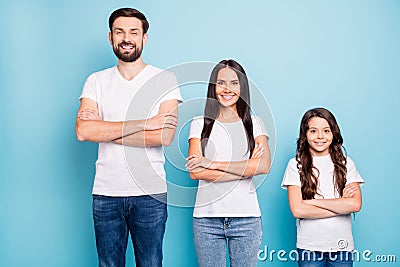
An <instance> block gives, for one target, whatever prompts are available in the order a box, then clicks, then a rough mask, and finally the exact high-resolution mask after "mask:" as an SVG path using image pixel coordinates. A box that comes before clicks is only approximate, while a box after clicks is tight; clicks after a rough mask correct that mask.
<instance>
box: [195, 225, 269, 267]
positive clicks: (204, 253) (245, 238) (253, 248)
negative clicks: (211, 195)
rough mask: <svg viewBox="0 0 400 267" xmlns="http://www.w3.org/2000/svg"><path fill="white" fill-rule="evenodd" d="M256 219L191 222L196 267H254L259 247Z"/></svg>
mask: <svg viewBox="0 0 400 267" xmlns="http://www.w3.org/2000/svg"><path fill="white" fill-rule="evenodd" d="M261 233H262V225H261V218H260V217H243V218H235V217H230V218H211V217H207V218H193V234H194V245H195V247H196V254H197V259H198V262H199V266H200V267H223V266H226V245H228V252H229V260H230V266H231V267H239V266H240V267H243V266H256V264H257V261H258V250H259V248H260V243H261Z"/></svg>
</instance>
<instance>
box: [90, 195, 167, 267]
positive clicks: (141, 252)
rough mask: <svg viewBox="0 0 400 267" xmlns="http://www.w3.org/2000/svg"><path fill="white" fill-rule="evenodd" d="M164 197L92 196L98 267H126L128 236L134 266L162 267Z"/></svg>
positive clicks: (165, 206)
mask: <svg viewBox="0 0 400 267" xmlns="http://www.w3.org/2000/svg"><path fill="white" fill-rule="evenodd" d="M166 200H167V194H166V193H163V194H157V195H153V196H149V195H147V196H136V197H107V196H99V195H93V218H94V230H95V235H96V247H97V254H98V257H99V266H100V267H103V266H104V267H123V266H125V255H126V247H127V244H128V234H129V233H130V234H131V239H132V243H133V248H134V252H135V260H136V266H138V267H141V266H146V267H149V266H162V258H163V254H162V242H163V238H164V232H165V223H166V220H167V204H166V203H167V201H166Z"/></svg>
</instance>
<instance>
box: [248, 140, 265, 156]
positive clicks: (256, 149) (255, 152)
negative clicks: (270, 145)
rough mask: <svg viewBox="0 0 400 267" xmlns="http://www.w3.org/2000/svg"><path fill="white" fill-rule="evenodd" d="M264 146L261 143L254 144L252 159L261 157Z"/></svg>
mask: <svg viewBox="0 0 400 267" xmlns="http://www.w3.org/2000/svg"><path fill="white" fill-rule="evenodd" d="M264 150H265V148H264V147H263V146H262V145H261V144H256V146H255V147H254V150H253V154H252V155H251V158H252V159H256V158H261V157H262V155H263V154H264Z"/></svg>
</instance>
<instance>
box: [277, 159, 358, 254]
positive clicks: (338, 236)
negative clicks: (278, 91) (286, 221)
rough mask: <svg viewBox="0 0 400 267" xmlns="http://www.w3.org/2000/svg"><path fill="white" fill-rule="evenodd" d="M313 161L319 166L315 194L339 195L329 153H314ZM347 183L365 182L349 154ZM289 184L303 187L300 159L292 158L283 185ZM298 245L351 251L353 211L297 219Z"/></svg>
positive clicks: (307, 247) (326, 197)
mask: <svg viewBox="0 0 400 267" xmlns="http://www.w3.org/2000/svg"><path fill="white" fill-rule="evenodd" d="M313 164H314V166H315V167H316V168H317V169H318V170H319V177H318V180H319V187H318V193H319V194H320V195H316V196H315V197H316V198H322V197H323V198H325V199H329V198H339V197H340V196H339V193H338V192H337V190H335V187H334V183H333V170H334V165H333V162H332V160H331V157H330V155H329V154H328V155H326V156H321V157H313ZM346 167H347V175H346V179H347V183H346V185H347V184H350V183H354V182H358V183H360V184H362V183H364V180H363V179H362V178H361V176H360V174H359V173H358V172H357V169H356V166H355V164H354V162H353V161H352V160H351V159H350V158H349V157H348V158H347V165H346ZM289 185H295V186H299V187H301V182H300V175H299V171H298V169H297V161H296V159H295V158H292V159H291V160H290V161H289V163H288V165H287V168H286V171H285V175H284V178H283V181H282V184H281V186H282V188H283V189H287V187H288V186H289ZM296 225H297V244H296V245H297V248H301V249H307V250H311V251H323V252H327V251H342V250H343V251H351V250H353V249H354V241H353V235H352V225H351V214H347V215H338V216H335V217H331V218H323V219H297V220H296Z"/></svg>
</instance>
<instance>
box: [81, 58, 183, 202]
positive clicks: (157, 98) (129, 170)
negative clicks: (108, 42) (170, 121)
mask: <svg viewBox="0 0 400 267" xmlns="http://www.w3.org/2000/svg"><path fill="white" fill-rule="evenodd" d="M81 98H89V99H92V100H94V101H96V102H97V105H98V109H99V115H100V116H101V117H102V119H103V120H104V121H126V120H134V119H146V118H150V117H153V116H155V115H157V114H158V111H159V107H160V104H161V103H162V102H164V101H166V100H171V99H176V100H178V101H179V102H181V101H182V97H181V95H180V92H179V88H178V83H177V80H176V77H175V75H174V74H173V73H171V72H168V71H162V70H161V69H159V68H156V67H154V66H151V65H147V66H146V67H145V68H144V69H143V70H142V71H141V72H140V73H139V74H138V75H137V76H135V77H134V79H132V80H130V81H127V80H125V79H124V78H123V77H122V76H121V74H120V73H119V71H118V68H117V67H116V66H115V67H112V68H109V69H105V70H103V71H99V72H96V73H93V74H92V75H90V76H89V77H88V79H87V80H86V83H85V85H84V87H83V91H82V94H81V96H80V99H81ZM164 162H165V159H164V154H163V150H162V147H161V146H155V147H146V148H142V147H128V146H122V145H118V144H114V143H112V142H104V143H99V149H98V159H97V161H96V175H95V180H94V184H93V191H92V192H93V194H96V195H105V196H139V195H149V194H158V193H164V192H166V190H167V187H166V182H165V176H166V175H165V170H164Z"/></svg>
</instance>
